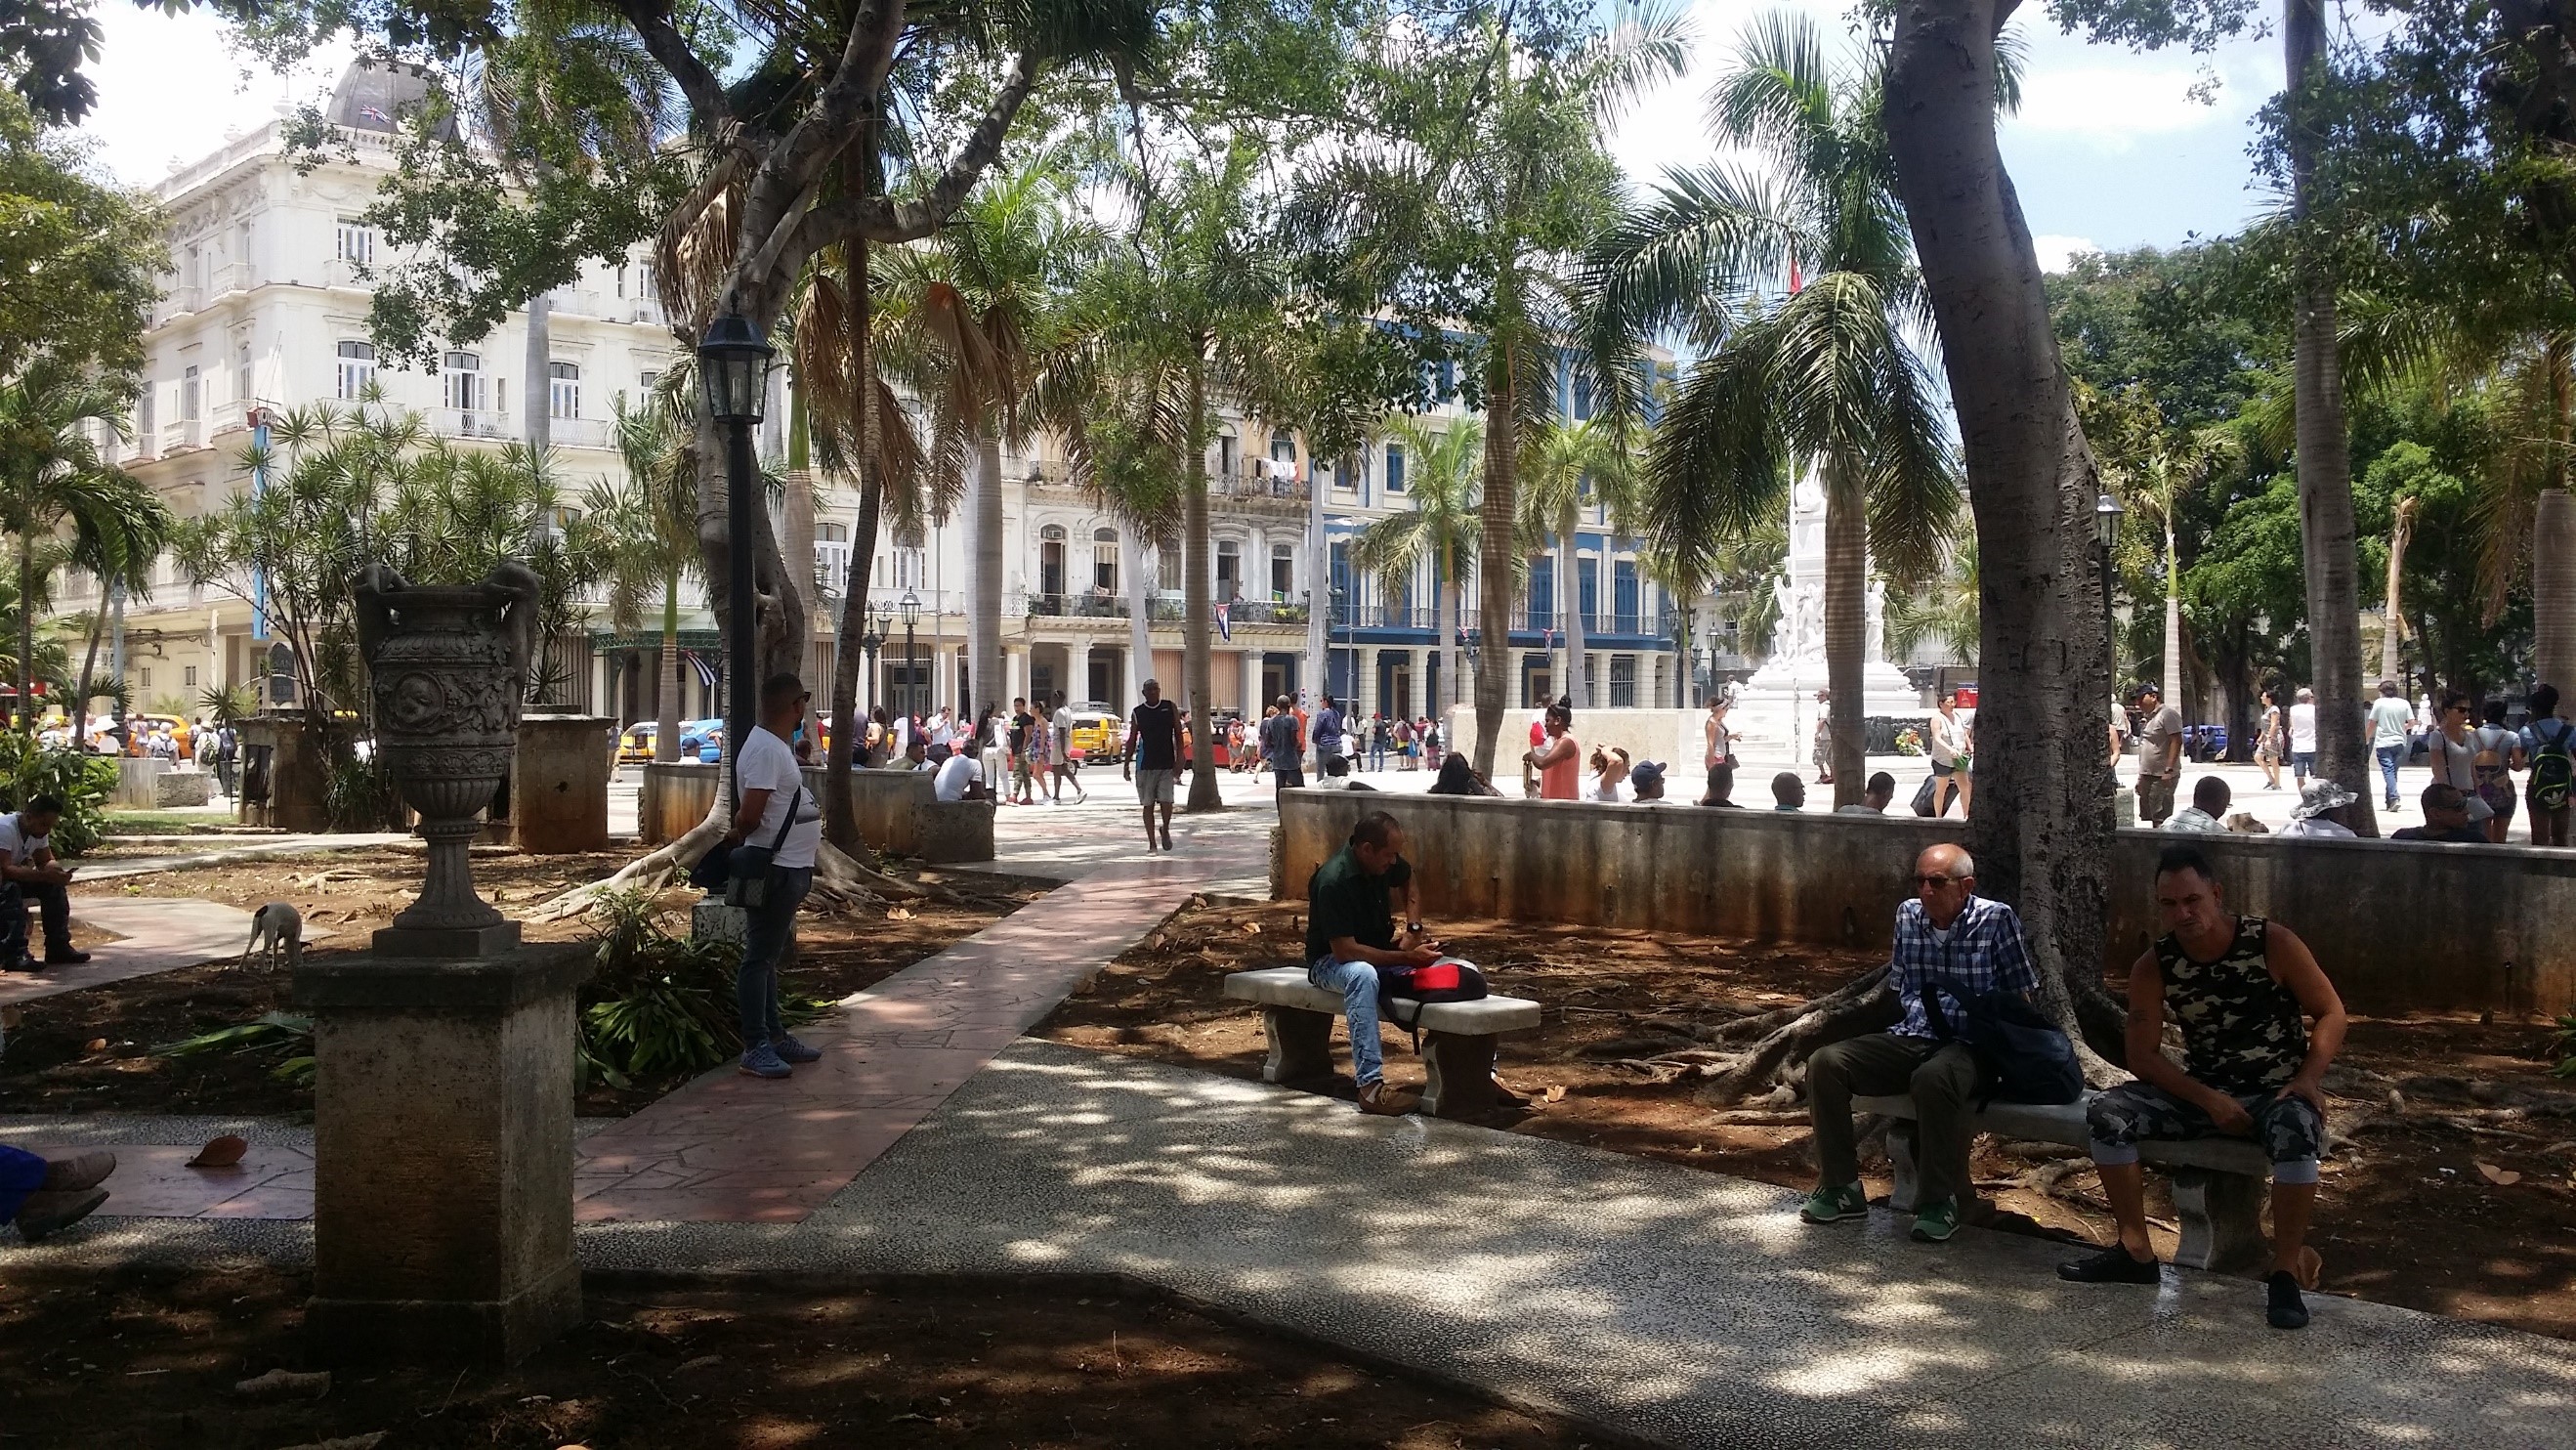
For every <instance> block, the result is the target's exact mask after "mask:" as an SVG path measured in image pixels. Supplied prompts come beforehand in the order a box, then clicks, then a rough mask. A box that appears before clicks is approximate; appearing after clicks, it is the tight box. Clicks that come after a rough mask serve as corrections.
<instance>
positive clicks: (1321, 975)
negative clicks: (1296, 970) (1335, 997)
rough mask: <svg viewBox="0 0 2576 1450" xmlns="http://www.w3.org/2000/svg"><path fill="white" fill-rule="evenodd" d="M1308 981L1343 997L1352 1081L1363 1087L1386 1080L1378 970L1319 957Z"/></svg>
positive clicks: (1364, 964)
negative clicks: (1379, 1025)
mask: <svg viewBox="0 0 2576 1450" xmlns="http://www.w3.org/2000/svg"><path fill="white" fill-rule="evenodd" d="M1306 980H1307V981H1309V982H1312V983H1314V984H1315V985H1316V986H1318V987H1321V988H1323V989H1324V990H1325V991H1327V992H1339V993H1341V994H1342V1015H1343V1016H1344V1017H1346V1018H1348V1019H1350V1024H1351V1077H1352V1078H1353V1079H1354V1080H1356V1081H1357V1082H1358V1083H1359V1085H1360V1086H1362V1087H1367V1086H1368V1085H1369V1084H1370V1083H1373V1082H1376V1081H1378V1080H1379V1079H1380V1078H1382V1077H1384V1076H1385V1075H1386V1060H1385V1057H1384V1055H1383V1053H1382V1052H1381V1051H1380V1049H1379V1047H1378V1040H1377V968H1375V967H1372V966H1370V965H1369V964H1368V963H1366V962H1337V961H1335V960H1333V959H1332V958H1331V957H1329V956H1323V957H1317V958H1315V961H1314V964H1313V965H1312V966H1309V967H1308V968H1306Z"/></svg>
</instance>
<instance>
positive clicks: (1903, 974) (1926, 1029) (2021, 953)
mask: <svg viewBox="0 0 2576 1450" xmlns="http://www.w3.org/2000/svg"><path fill="white" fill-rule="evenodd" d="M1887 985H1888V988H1889V989H1890V990H1891V991H1893V992H1895V993H1896V1000H1897V1003H1898V1005H1899V1006H1900V1007H1901V1008H1902V1009H1903V1010H1904V1015H1903V1016H1902V1017H1901V1018H1899V1019H1898V1020H1897V1023H1896V1025H1895V1026H1894V1027H1893V1028H1890V1029H1889V1030H1887V1031H1885V1032H1876V1033H1872V1034H1870V1035H1869V1036H1866V1037H1854V1038H1849V1039H1846V1040H1844V1041H1841V1042H1835V1043H1829V1044H1827V1045H1826V1046H1824V1047H1820V1048H1818V1049H1816V1053H1815V1055H1814V1056H1813V1057H1810V1058H1808V1059H1807V1110H1808V1113H1809V1114H1810V1115H1811V1116H1812V1118H1813V1119H1814V1121H1815V1125H1816V1166H1817V1167H1818V1168H1819V1169H1820V1170H1822V1171H1821V1175H1820V1178H1819V1181H1818V1183H1817V1185H1816V1191H1815V1192H1814V1193H1813V1194H1812V1195H1810V1196H1809V1197H1808V1199H1807V1204H1806V1207H1804V1208H1802V1209H1800V1210H1799V1211H1798V1216H1799V1217H1801V1218H1803V1219H1805V1220H1806V1221H1807V1222H1809V1223H1833V1222H1836V1221H1838V1220H1841V1219H1846V1218H1867V1217H1868V1216H1869V1197H1868V1195H1867V1194H1865V1193H1863V1192H1862V1191H1861V1184H1860V1156H1859V1152H1858V1149H1857V1147H1856V1146H1855V1145H1854V1143H1853V1141H1852V1115H1851V1100H1852V1095H1853V1094H1854V1093H1860V1094H1862V1095H1864V1096H1866V1095H1872V1094H1878V1093H1901V1092H1910V1093H1912V1094H1913V1095H1914V1106H1915V1111H1916V1112H1917V1113H1918V1114H1919V1115H1920V1116H1919V1118H1918V1119H1917V1126H1916V1132H1917V1134H1918V1135H1919V1136H1918V1139H1917V1151H1918V1152H1919V1153H1920V1154H1921V1156H1922V1162H1923V1187H1922V1192H1921V1193H1920V1194H1918V1195H1917V1196H1916V1198H1915V1205H1914V1207H1915V1214H1914V1237H1915V1238H1916V1239H1917V1240H1918V1241H1920V1242H1923V1243H1927V1244H1937V1243H1943V1242H1946V1241H1947V1240H1948V1239H1949V1237H1950V1236H1951V1235H1952V1234H1954V1233H1957V1232H1958V1231H1959V1213H1960V1202H1959V1200H1960V1198H1961V1197H1962V1196H1963V1195H1964V1194H1966V1193H1967V1192H1968V1190H1969V1187H1970V1183H1969V1179H1968V1140H1969V1139H1970V1138H1972V1137H1974V1136H1975V1131H1974V1128H1973V1124H1974V1123H1975V1120H1976V1112H1975V1109H1974V1108H1972V1107H1971V1106H1970V1104H1969V1099H1970V1098H1971V1097H1973V1096H1974V1095H1975V1093H1976V1090H1977V1059H1976V1055H1975V1054H1974V1053H1972V1052H1970V1051H1969V1050H1968V1045H1967V1044H1966V1043H1964V1042H1961V1041H1959V1040H1957V1039H1956V1038H1955V1037H1953V1036H1952V1035H1951V1025H1950V1024H1951V1020H1952V1019H1951V1017H1950V1014H1951V1013H1954V1012H1958V1011H1960V1009H1962V1008H1964V1007H1966V1006H1967V1005H1968V1004H1969V1003H1972V1002H1974V1001H1975V1000H1976V999H1977V998H1979V997H1980V996H1983V995H1984V994H1986V993H1988V992H1995V991H2003V992H2024V993H2027V992H2030V991H2032V990H2034V989H2035V988H2037V987H2038V986H2039V978H2038V976H2037V974H2035V973H2034V972H2033V971H2032V970H2031V965H2030V951H2029V948H2028V947H2027V946H2026V945H2025V944H2024V943H2023V941H2022V936H2021V918H2020V917H2019V916H2017V915H2015V914H2014V912H2013V909H2012V908H2011V907H2009V906H2006V905H2004V904H2003V903H2002V902H2000V901H1989V900H1987V899H1986V898H1984V897H1982V896H1979V895H1978V894H1977V863H1976V862H1975V861H1973V860H1971V859H1969V856H1968V853H1967V852H1966V851H1963V850H1961V849H1960V848H1959V847H1957V846H1933V847H1929V848H1927V849H1926V850H1925V851H1924V852H1923V854H1922V855H1920V856H1917V857H1915V858H1914V899H1913V900H1911V901H1908V902H1906V903H1905V904H1904V905H1902V906H1900V907H1898V908H1897V909H1896V949H1895V952H1894V954H1893V955H1891V956H1890V957H1889V959H1888V967H1887Z"/></svg>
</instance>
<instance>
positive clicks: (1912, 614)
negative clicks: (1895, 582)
mask: <svg viewBox="0 0 2576 1450" xmlns="http://www.w3.org/2000/svg"><path fill="white" fill-rule="evenodd" d="M1977 590H1978V579H1977V540H1976V537H1975V536H1974V535H1973V534H1972V535H1969V536H1968V537H1966V538H1962V539H1961V540H1959V542H1958V544H1957V546H1956V547H1954V548H1953V549H1952V550H1951V551H1950V559H1949V564H1948V566H1947V567H1946V568H1944V569H1943V570H1942V571H1941V573H1940V574H1939V576H1938V577H1936V578H1934V579H1932V580H1930V581H1928V582H1926V583H1925V584H1924V585H1923V586H1922V587H1921V588H1919V589H1910V590H1907V591H1905V592H1904V593H1902V594H1898V595H1895V596H1893V597H1891V598H1890V599H1889V600H1888V601H1887V652H1888V654H1890V655H1891V656H1906V655H1911V654H1913V653H1914V651H1915V649H1916V647H1917V646H1919V645H1921V644H1922V643H1923V642H1924V641H1925V640H1931V641H1933V642H1935V643H1937V644H1939V645H1940V646H1941V647H1942V648H1943V649H1945V650H1948V651H1949V653H1950V657H1951V658H1952V659H1954V660H1959V661H1961V662H1973V661H1974V660H1975V659H1976V658H1977V641H1978V639H1979V635H1978V629H1979V621H1978V618H1977Z"/></svg>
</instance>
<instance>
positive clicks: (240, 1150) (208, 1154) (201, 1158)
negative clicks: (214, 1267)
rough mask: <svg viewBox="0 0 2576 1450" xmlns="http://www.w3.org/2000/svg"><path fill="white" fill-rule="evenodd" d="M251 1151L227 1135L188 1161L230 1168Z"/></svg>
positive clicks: (231, 1135)
mask: <svg viewBox="0 0 2576 1450" xmlns="http://www.w3.org/2000/svg"><path fill="white" fill-rule="evenodd" d="M249 1151H250V1144H248V1143H246V1142H244V1141H242V1139H241V1138H239V1137H237V1136H235V1135H234V1134H231V1133H226V1134H224V1135H223V1136H222V1137H220V1138H214V1139H210V1140H208V1142H207V1143H206V1146H204V1147H203V1148H200V1149H198V1150H197V1156H196V1157H194V1158H191V1159H189V1160H188V1164H187V1166H189V1167H191V1168H230V1167H231V1166H233V1165H234V1164H236V1163H239V1162H240V1161H242V1155H243V1154H244V1153H247V1152H249ZM279 1373H284V1371H279Z"/></svg>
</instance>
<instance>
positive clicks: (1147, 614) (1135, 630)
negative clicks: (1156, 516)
mask: <svg viewBox="0 0 2576 1450" xmlns="http://www.w3.org/2000/svg"><path fill="white" fill-rule="evenodd" d="M1118 573H1119V580H1120V582H1121V583H1122V584H1124V585H1125V586H1126V595H1127V659H1128V666H1127V668H1128V678H1129V679H1130V680H1132V681H1133V682H1135V684H1136V686H1137V688H1139V689H1142V688H1143V687H1144V683H1145V681H1146V680H1147V679H1149V678H1151V677H1152V675H1153V673H1154V591H1153V590H1152V589H1151V588H1149V587H1148V586H1147V585H1146V583H1145V540H1144V538H1143V536H1141V535H1139V534H1138V533H1137V532H1136V526H1135V525H1133V524H1130V523H1127V522H1125V521H1123V520H1122V521H1120V523H1119V525H1118ZM1254 718H1255V719H1258V718H1260V717H1259V716H1257V715H1256V716H1255V717H1254Z"/></svg>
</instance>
